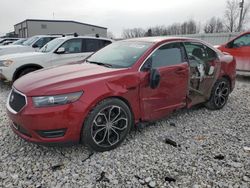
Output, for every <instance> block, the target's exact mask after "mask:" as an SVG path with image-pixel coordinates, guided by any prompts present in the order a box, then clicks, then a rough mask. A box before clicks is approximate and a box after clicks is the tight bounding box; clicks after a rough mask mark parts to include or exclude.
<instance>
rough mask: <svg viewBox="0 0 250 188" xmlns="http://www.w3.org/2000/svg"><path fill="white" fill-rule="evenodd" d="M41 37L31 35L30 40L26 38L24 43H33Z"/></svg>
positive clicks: (27, 44) (28, 44) (25, 44)
mask: <svg viewBox="0 0 250 188" xmlns="http://www.w3.org/2000/svg"><path fill="white" fill-rule="evenodd" d="M38 38H39V37H31V38H29V39H28V40H26V41H25V42H24V43H23V45H24V46H30V45H32V44H33V43H34V42H35V41H36V40H37V39H38Z"/></svg>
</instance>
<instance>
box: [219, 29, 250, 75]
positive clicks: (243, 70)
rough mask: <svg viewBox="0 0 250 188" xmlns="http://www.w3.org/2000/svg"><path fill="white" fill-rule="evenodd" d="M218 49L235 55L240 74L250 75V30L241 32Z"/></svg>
mask: <svg viewBox="0 0 250 188" xmlns="http://www.w3.org/2000/svg"><path fill="white" fill-rule="evenodd" d="M218 49H220V50H221V51H222V52H227V53H229V54H231V55H232V56H234V57H235V59H236V70H237V74H238V75H242V76H250V32H245V33H243V34H241V35H240V36H238V37H236V38H234V39H233V40H231V41H229V42H228V43H227V44H224V45H221V46H219V47H218Z"/></svg>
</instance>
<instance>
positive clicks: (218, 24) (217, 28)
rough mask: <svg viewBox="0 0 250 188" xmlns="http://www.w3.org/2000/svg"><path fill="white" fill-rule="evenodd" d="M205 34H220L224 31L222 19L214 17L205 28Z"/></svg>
mask: <svg viewBox="0 0 250 188" xmlns="http://www.w3.org/2000/svg"><path fill="white" fill-rule="evenodd" d="M203 30H204V32H205V33H220V32H223V31H224V26H223V22H222V20H221V19H220V18H216V17H212V18H211V19H210V20H209V21H208V22H207V23H206V25H205V26H204V29H203Z"/></svg>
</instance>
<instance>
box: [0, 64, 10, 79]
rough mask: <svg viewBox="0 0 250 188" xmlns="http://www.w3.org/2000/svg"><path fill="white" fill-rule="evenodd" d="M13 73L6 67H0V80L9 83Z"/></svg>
mask: <svg viewBox="0 0 250 188" xmlns="http://www.w3.org/2000/svg"><path fill="white" fill-rule="evenodd" d="M12 77H13V72H12V71H11V70H10V69H9V68H8V67H0V80H7V81H11V80H12Z"/></svg>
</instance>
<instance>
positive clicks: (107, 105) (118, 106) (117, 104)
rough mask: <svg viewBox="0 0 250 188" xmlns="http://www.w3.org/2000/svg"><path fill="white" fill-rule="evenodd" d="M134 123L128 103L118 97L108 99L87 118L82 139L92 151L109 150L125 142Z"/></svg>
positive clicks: (98, 105)
mask: <svg viewBox="0 0 250 188" xmlns="http://www.w3.org/2000/svg"><path fill="white" fill-rule="evenodd" d="M132 124H133V120H132V114H131V111H130V109H129V107H128V106H127V104H126V103H124V102H123V101H121V100H119V99H116V98H110V99H106V100H104V101H102V102H100V103H99V104H97V105H96V106H95V107H94V108H93V109H92V111H91V112H90V113H89V115H88V117H87V118H86V119H85V122H84V125H83V128H82V132H81V141H82V143H84V144H85V145H86V146H87V147H88V148H89V149H90V150H91V151H97V152H103V151H109V150H112V149H114V148H116V147H118V146H119V145H120V144H121V143H122V142H123V140H124V139H125V138H126V136H127V134H128V133H129V131H130V129H131V127H132Z"/></svg>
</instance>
